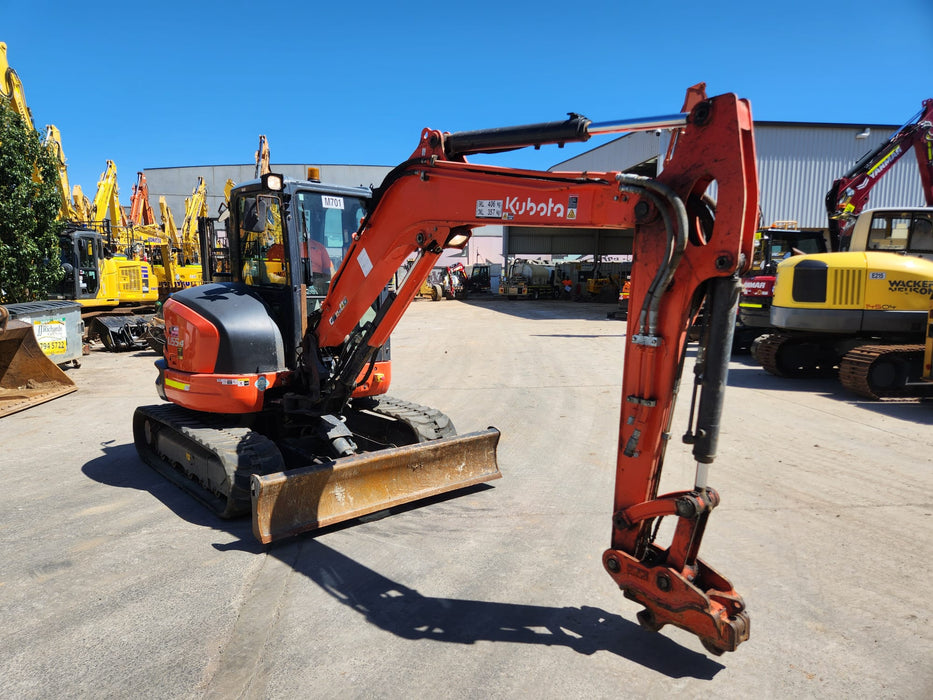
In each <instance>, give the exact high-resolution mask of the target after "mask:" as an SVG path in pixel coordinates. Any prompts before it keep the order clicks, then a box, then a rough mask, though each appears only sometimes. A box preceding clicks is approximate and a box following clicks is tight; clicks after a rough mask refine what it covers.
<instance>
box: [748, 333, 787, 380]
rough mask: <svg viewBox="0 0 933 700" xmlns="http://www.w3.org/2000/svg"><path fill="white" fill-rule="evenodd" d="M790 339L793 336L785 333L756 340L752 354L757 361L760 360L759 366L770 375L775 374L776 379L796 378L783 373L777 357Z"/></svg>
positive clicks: (772, 334)
mask: <svg viewBox="0 0 933 700" xmlns="http://www.w3.org/2000/svg"><path fill="white" fill-rule="evenodd" d="M790 338H791V336H789V335H786V334H784V333H771V334H769V335H767V336H765V337H764V338H758V339H756V341H755V346H754V350H753V351H752V354H753V355H754V356H755V359H756V360H758V364H760V365H761V366H762V367H763V368H764V370H765V371H766V372H767V373H768V374H773V375H774V376H775V377H793V376H795V375H794V374H790V373H787V372H785V371H783V370H782V369H781V368H780V366H779V365H778V361H777V355H778V351H779V350H780V349H781V345H783V344H784V343H785V342H787V341H788V340H789V339H790Z"/></svg>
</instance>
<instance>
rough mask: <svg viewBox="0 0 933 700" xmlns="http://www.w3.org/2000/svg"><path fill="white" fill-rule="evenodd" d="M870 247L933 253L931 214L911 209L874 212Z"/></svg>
mask: <svg viewBox="0 0 933 700" xmlns="http://www.w3.org/2000/svg"><path fill="white" fill-rule="evenodd" d="M868 249H869V250H889V251H895V252H897V251H905V252H907V253H933V220H931V217H930V214H928V213H927V212H911V211H902V212H898V211H880V212H876V213H874V214H872V219H871V230H870V231H869V233H868Z"/></svg>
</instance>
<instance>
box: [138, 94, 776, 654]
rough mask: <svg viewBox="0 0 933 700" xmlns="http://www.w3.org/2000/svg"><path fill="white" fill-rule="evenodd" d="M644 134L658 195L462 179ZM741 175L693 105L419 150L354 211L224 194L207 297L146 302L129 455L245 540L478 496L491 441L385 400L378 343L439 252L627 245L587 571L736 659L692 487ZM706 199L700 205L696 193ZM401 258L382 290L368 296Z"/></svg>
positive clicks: (193, 291)
mask: <svg viewBox="0 0 933 700" xmlns="http://www.w3.org/2000/svg"><path fill="white" fill-rule="evenodd" d="M658 128H669V129H672V130H675V132H676V133H675V138H674V139H672V141H673V143H674V144H675V146H673V147H672V148H671V150H670V151H669V152H668V155H667V159H666V162H665V167H664V169H663V171H662V172H661V174H660V175H659V176H658V177H657V178H646V177H641V176H637V175H631V174H626V173H622V172H542V171H533V170H518V169H511V168H503V167H495V166H487V165H480V164H475V163H471V162H468V160H467V157H468V156H472V155H474V154H479V153H495V152H501V151H504V150H510V149H515V148H521V147H525V146H540V145H543V144H553V143H566V142H571V141H585V140H587V139H589V138H590V136H592V135H595V134H605V133H617V132H625V131H637V130H651V131H654V130H655V129H658ZM755 162H756V161H755V146H754V136H753V128H752V119H751V111H750V108H749V105H748V103H747V102H745V101H744V100H739V99H738V98H737V97H735V96H734V95H720V96H718V97H714V98H710V99H707V98H706V96H705V90H704V86H695V87H694V88H691V90H690V91H688V98H687V101H686V103H685V105H684V107H683V109H682V110H681V112H678V113H675V114H672V115H667V116H664V117H652V118H647V119H636V120H627V121H622V122H603V123H593V122H591V121H590V120H588V119H586V118H585V117H581V116H579V115H575V114H573V115H571V116H570V118H569V119H567V120H565V121H561V122H550V123H544V124H533V125H528V126H522V127H508V128H497V129H489V130H480V131H470V132H457V133H446V132H442V131H439V130H433V129H424V130H423V131H422V133H421V138H420V140H419V143H418V145H417V147H416V149H415V150H414V152H413V153H412V155H411V157H410V158H409V159H407V160H406V161H404V162H403V163H401V164H400V165H399V166H398V167H396V168H395V169H394V170H393V171H392V172H391V173H390V174H389V175H388V176H387V177H386V179H385V180H384V182H383V183H382V185H381V186H380V187H379V188H377V189H376V190H375V191H374V192H373V193H372V194H371V196H370V192H369V191H368V190H363V189H357V188H340V187H336V186H327V185H323V184H321V183H316V182H311V181H290V180H286V179H284V178H283V177H282V176H279V175H276V174H274V173H268V174H265V175H263V176H262V177H261V178H260V179H259V180H256V181H252V182H250V183H244V184H242V185H240V186H239V187H238V188H236V189H235V190H234V191H233V192H232V193H231V200H230V219H229V221H228V222H227V231H228V236H229V237H230V253H231V260H230V265H229V270H230V273H229V278H228V279H227V280H226V281H221V280H216V281H213V282H210V283H208V284H205V285H202V286H200V287H192V288H189V289H186V290H182V291H180V292H178V293H176V294H175V295H173V296H172V297H171V298H170V299H169V300H168V301H166V303H165V305H164V309H163V311H164V318H165V334H166V348H165V357H164V358H163V359H162V360H160V361H159V362H157V367H158V370H159V377H158V380H157V387H158V390H159V392H160V393H161V395H162V397H163V398H164V399H167V400H168V401H169V402H170V403H167V404H161V405H154V406H143V407H140V408H138V409H137V411H136V413H135V415H134V418H133V432H134V439H135V443H136V447H137V450H138V452H139V454H140V456H141V457H142V458H143V459H144V460H145V461H146V462H147V463H149V464H151V465H152V466H154V467H155V468H157V469H159V470H160V471H161V472H162V473H164V474H167V475H169V476H170V477H171V478H173V480H175V481H176V483H179V484H180V485H182V486H184V487H185V488H188V489H189V490H191V491H193V492H194V493H195V494H196V495H197V496H198V497H199V498H201V499H202V500H203V501H205V502H206V503H209V504H210V505H211V506H212V507H213V508H214V509H215V510H216V511H217V512H219V513H220V514H222V515H226V516H230V515H236V514H238V513H244V512H249V511H252V517H253V532H254V533H255V535H256V536H257V537H258V538H259V539H260V540H261V541H262V542H270V541H273V540H275V539H278V538H281V537H287V536H290V535H294V534H296V533H299V532H304V531H309V530H314V529H316V528H319V527H321V526H323V525H326V524H330V523H336V522H341V521H344V520H347V519H350V518H355V517H358V516H360V515H362V514H364V513H368V512H374V511H379V510H383V509H385V508H387V507H390V506H392V505H395V504H399V503H408V502H412V501H415V500H418V499H422V498H424V497H425V496H428V495H432V494H437V493H443V492H449V491H453V490H457V489H461V488H463V487H465V486H469V485H472V484H477V483H481V482H484V481H488V480H490V479H495V478H498V477H499V476H500V473H499V469H498V465H497V463H496V445H497V441H498V437H499V432H498V431H497V430H495V429H494V428H489V429H485V430H479V431H476V432H472V433H467V434H465V435H456V434H455V432H454V429H453V426H452V425H451V423H450V420H449V419H448V418H447V417H446V416H445V415H444V414H442V413H440V412H439V411H437V410H435V409H429V408H425V407H422V406H417V405H414V404H410V403H407V402H404V401H401V400H398V399H389V398H388V397H386V395H385V392H386V391H387V390H388V387H389V381H390V366H389V363H388V357H387V356H386V347H385V346H386V343H387V341H388V340H389V337H390V335H391V333H392V330H393V329H394V328H395V327H396V325H397V323H398V322H399V320H400V319H401V318H402V316H403V314H404V313H405V310H406V309H407V308H408V305H409V304H410V303H411V302H412V300H413V299H414V297H415V295H416V294H417V293H418V290H419V289H420V288H421V285H422V283H423V281H424V280H425V279H426V278H427V276H428V274H429V273H430V272H431V270H432V269H433V268H434V267H435V265H437V263H438V259H439V258H440V256H441V255H442V253H443V251H444V250H445V249H461V250H462V249H463V247H464V246H465V245H466V244H467V242H468V241H469V238H470V236H471V235H472V231H473V229H474V228H475V227H479V226H484V225H489V224H493V223H495V222H506V221H507V222H508V224H509V225H510V226H536V227H540V226H547V227H553V228H568V227H570V228H575V227H581V228H584V227H585V228H590V229H592V228H604V229H610V228H612V229H619V228H629V229H634V230H635V238H634V262H633V267H632V296H631V305H632V310H633V311H632V320H631V321H630V322H629V323H630V326H629V328H630V332H629V333H628V334H627V337H626V350H625V358H624V375H623V392H622V415H621V422H620V426H619V433H618V435H617V436H616V435H613V436H611V438H609V436H607V438H608V439H612V440H613V441H616V440H617V441H618V442H617V444H618V454H617V472H616V473H617V477H616V485H615V491H614V506H613V514H612V518H611V542H610V547H609V549H608V550H606V552H605V553H604V554H603V564H604V567H605V569H606V571H607V572H608V573H609V575H610V576H611V578H612V579H613V581H614V584H615V585H617V586H618V587H619V588H621V590H622V591H623V592H624V593H625V595H626V596H627V597H629V598H631V599H632V600H635V601H637V602H638V603H640V604H642V605H644V606H645V610H643V611H642V612H641V613H639V621H640V622H641V624H642V625H643V626H645V627H647V628H649V629H652V630H657V629H660V628H661V627H663V626H664V625H666V624H674V625H677V626H680V627H683V628H684V629H686V630H689V631H690V632H692V633H694V634H696V635H698V636H699V638H700V639H701V641H702V643H703V644H704V645H705V646H706V648H707V649H709V650H710V651H711V652H712V653H715V654H721V653H723V652H724V651H731V650H734V649H735V648H736V647H737V646H738V645H739V644H740V643H741V642H742V641H744V640H745V639H747V638H748V633H749V618H748V614H747V613H746V611H745V605H744V602H743V600H742V598H741V596H740V595H739V594H738V593H737V592H736V591H735V590H734V588H733V586H732V584H731V583H730V582H729V581H728V580H727V579H726V578H725V577H724V576H722V575H721V574H719V573H718V572H717V571H715V570H714V569H713V568H712V567H710V566H709V565H708V564H706V563H705V562H704V561H703V560H701V559H700V558H699V547H700V542H701V540H702V536H703V533H704V530H705V528H706V524H707V521H708V519H709V516H710V513H711V511H712V509H713V508H714V507H715V506H716V505H717V504H718V503H719V495H718V494H717V492H716V491H715V490H714V489H712V488H710V487H709V485H708V483H707V477H708V471H709V464H710V463H711V462H712V461H713V460H714V458H715V454H716V450H717V443H718V435H719V426H720V413H721V408H722V401H723V392H724V388H725V386H726V374H727V371H728V363H729V356H730V351H731V345H732V333H733V329H734V326H735V312H736V305H737V301H738V279H737V278H738V275H739V274H740V273H742V272H744V271H745V269H746V268H747V265H748V261H750V260H751V254H752V244H753V235H754V231H755V225H756V223H757V200H758V183H757V172H756V166H755ZM714 182H715V183H716V186H717V192H718V198H719V199H718V203H716V204H715V205H714V204H713V202H712V200H711V199H710V198H709V197H708V196H707V191H708V189H709V187H710V186H711V185H712V184H713V183H714ZM322 251H323V252H322ZM413 255H414V256H415V263H414V265H413V266H412V267H411V269H410V270H409V272H408V275H407V277H406V278H405V280H404V281H403V282H402V283H401V285H400V286H399V287H398V289H397V290H396V291H387V285H388V284H389V282H390V281H391V280H392V279H393V278H394V277H395V275H396V273H397V271H398V270H399V268H400V267H401V266H402V265H403V263H405V261H406V260H408V259H409V258H410V257H411V256H413ZM337 258H339V259H337ZM330 261H333V262H334V263H335V264H337V269H336V272H335V273H334V274H333V275H331V274H330V272H329V270H328V267H329V266H328V262H330ZM701 304H702V305H703V306H704V308H705V310H706V311H705V314H704V317H705V326H704V330H703V332H702V334H701V340H700V343H701V349H700V352H699V353H698V358H699V359H698V368H697V371H696V372H695V373H694V376H695V386H694V392H695V394H694V398H695V399H696V401H697V403H696V411H695V412H693V416H692V417H691V419H690V423H691V424H690V425H689V426H688V428H687V431H686V435H685V438H684V439H685V440H686V441H687V442H688V443H689V444H692V445H693V454H694V456H695V458H696V460H697V472H696V478H695V480H694V484H693V486H692V487H690V488H687V489H686V490H684V491H679V492H676V493H668V494H664V495H659V494H658V484H659V481H660V474H661V468H662V463H663V457H664V452H665V447H666V445H667V443H668V439H669V437H670V434H671V425H670V424H671V420H672V415H673V405H674V400H675V397H676V394H677V389H678V386H679V380H680V374H681V371H682V368H683V365H684V360H685V356H686V348H687V333H688V330H689V329H690V327H691V325H692V323H693V320H694V318H695V317H696V315H697V312H698V310H699V308H700V306H701ZM664 517H671V518H674V519H676V523H677V524H676V527H675V529H674V534H673V536H672V539H671V541H670V543H669V544H668V545H667V546H664V545H663V544H662V543H661V542H659V541H658V539H657V534H658V527H657V525H658V524H659V523H660V520H661V519H662V518H664ZM608 521H609V518H608V517H607V525H608V524H609V523H608Z"/></svg>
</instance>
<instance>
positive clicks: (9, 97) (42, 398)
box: [0, 42, 77, 417]
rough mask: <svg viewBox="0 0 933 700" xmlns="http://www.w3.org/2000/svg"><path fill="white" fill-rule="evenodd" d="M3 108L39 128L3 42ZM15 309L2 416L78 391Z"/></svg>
mask: <svg viewBox="0 0 933 700" xmlns="http://www.w3.org/2000/svg"><path fill="white" fill-rule="evenodd" d="M0 109H10V110H12V111H13V112H14V113H16V114H18V115H19V116H20V118H22V120H23V122H24V123H25V124H26V126H27V127H28V128H30V129H33V130H34V129H35V126H34V125H33V121H32V114H31V113H30V111H29V107H28V106H27V105H26V97H25V94H24V92H23V83H22V81H20V79H19V76H18V75H17V74H16V71H15V70H13V68H11V67H10V64H9V62H8V61H7V46H6V44H5V43H3V42H0ZM60 160H61V161H62V162H63V161H64V159H63V158H60ZM66 188H67V185H66ZM66 199H67V198H66ZM65 213H67V210H66V211H65ZM15 306H25V305H23V304H17V305H10V308H7V307H5V306H0V417H2V416H6V415H9V414H11V413H16V412H17V411H22V410H23V409H26V408H29V407H31V406H35V405H37V404H40V403H44V402H46V401H50V400H52V399H55V398H58V397H59V396H64V395H65V394H69V393H71V392H72V391H75V390H76V389H77V387H76V386H75V383H74V382H73V381H72V380H71V379H70V378H69V377H68V375H67V374H65V373H64V372H63V371H62V370H61V369H60V368H59V367H58V366H57V365H56V364H55V363H54V362H53V361H52V360H51V359H49V358H48V357H47V356H46V354H45V353H44V352H43V350H42V348H41V347H40V345H39V342H38V341H37V339H36V335H35V332H34V330H33V323H30V322H27V321H22V320H17V319H16V318H15V316H16V312H15V310H14V309H13V307H15ZM33 306H38V305H33ZM42 310H43V311H44V310H45V309H42Z"/></svg>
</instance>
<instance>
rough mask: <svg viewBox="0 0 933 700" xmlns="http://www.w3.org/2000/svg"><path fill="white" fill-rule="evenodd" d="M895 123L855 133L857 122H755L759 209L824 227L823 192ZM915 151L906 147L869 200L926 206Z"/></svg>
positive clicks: (770, 216)
mask: <svg viewBox="0 0 933 700" xmlns="http://www.w3.org/2000/svg"><path fill="white" fill-rule="evenodd" d="M896 129H897V127H890V126H887V127H885V126H875V127H871V134H870V135H869V136H868V138H865V139H856V138H855V136H856V134H859V133H861V132H862V130H863V128H862V127H858V126H821V125H801V126H795V125H789V124H782V125H769V124H763V125H760V126H758V125H756V129H755V135H756V143H757V148H758V178H759V185H760V189H761V211H762V219H763V221H764V223H765V224H768V223H770V222H771V221H775V220H794V221H797V222H798V223H799V224H800V226H801V227H803V228H826V226H827V222H826V205H825V203H824V198H825V197H826V192H827V191H828V190H829V188H830V186H831V185H832V184H833V181H834V180H835V179H836V178H838V177H840V176H841V175H843V174H845V173H846V172H847V171H848V170H849V169H850V168H851V167H852V166H853V165H855V163H856V162H857V161H858V160H859V159H860V158H861V157H862V156H864V155H865V154H866V153H868V152H870V151H873V150H874V149H876V148H877V147H878V146H880V145H881V144H882V143H884V142H885V141H886V140H887V139H888V138H889V137H890V136H891V134H892V133H893V132H894V131H896ZM923 204H924V198H923V190H922V189H921V186H920V176H919V174H918V171H917V158H916V156H915V155H914V153H913V151H911V152H910V153H905V154H904V155H903V156H902V157H901V159H900V160H899V161H898V162H897V163H896V164H895V165H894V167H892V168H891V170H890V171H889V172H888V173H887V174H886V175H885V176H884V178H882V179H881V180H880V181H879V182H878V184H877V185H876V186H875V188H874V189H873V190H872V191H871V196H870V199H869V206H871V207H882V206H923Z"/></svg>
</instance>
